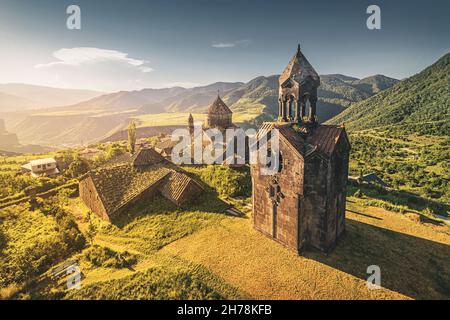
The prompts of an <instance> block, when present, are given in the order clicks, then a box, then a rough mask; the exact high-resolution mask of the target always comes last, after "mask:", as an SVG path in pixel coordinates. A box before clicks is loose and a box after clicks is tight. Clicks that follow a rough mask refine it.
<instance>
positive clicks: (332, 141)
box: [258, 122, 347, 157]
mask: <svg viewBox="0 0 450 320" xmlns="http://www.w3.org/2000/svg"><path fill="white" fill-rule="evenodd" d="M274 128H276V129H278V130H279V133H280V138H281V137H282V138H284V139H285V140H286V141H287V142H288V143H289V144H290V145H291V146H292V147H293V148H294V149H295V150H296V151H297V152H298V153H299V154H300V155H301V156H303V157H308V156H309V155H311V154H313V153H314V152H320V153H321V154H322V155H324V156H327V157H331V156H332V154H333V152H334V149H335V147H336V145H337V143H338V141H339V139H341V138H342V139H347V137H346V135H347V134H346V133H345V128H344V127H343V126H336V125H317V126H314V127H312V128H311V129H309V133H308V134H301V133H300V132H299V130H298V129H296V128H295V127H294V126H293V124H292V123H277V122H265V123H263V124H262V125H261V127H260V129H259V131H258V139H259V138H260V137H262V135H264V134H267V133H268V132H269V131H270V130H272V129H274Z"/></svg>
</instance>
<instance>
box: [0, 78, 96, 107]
mask: <svg viewBox="0 0 450 320" xmlns="http://www.w3.org/2000/svg"><path fill="white" fill-rule="evenodd" d="M101 94H103V93H102V92H98V91H92V90H74V89H59V88H51V87H44V86H35V85H30V84H21V83H6V84H0V110H1V111H2V112H5V111H23V110H27V109H39V108H48V107H56V106H65V105H69V104H75V103H78V102H81V101H86V100H88V99H92V98H94V97H96V96H99V95H101Z"/></svg>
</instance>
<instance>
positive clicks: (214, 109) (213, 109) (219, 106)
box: [208, 95, 233, 114]
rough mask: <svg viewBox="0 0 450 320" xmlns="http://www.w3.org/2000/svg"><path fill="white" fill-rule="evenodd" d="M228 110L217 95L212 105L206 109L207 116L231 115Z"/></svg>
mask: <svg viewBox="0 0 450 320" xmlns="http://www.w3.org/2000/svg"><path fill="white" fill-rule="evenodd" d="M232 113H233V112H231V110H230V108H228V106H227V105H226V104H225V102H223V101H222V99H221V98H220V96H219V95H217V99H216V100H215V101H214V102H213V104H212V105H211V106H210V107H209V109H208V114H232Z"/></svg>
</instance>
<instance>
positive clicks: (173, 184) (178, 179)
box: [161, 171, 202, 204]
mask: <svg viewBox="0 0 450 320" xmlns="http://www.w3.org/2000/svg"><path fill="white" fill-rule="evenodd" d="M193 184H195V186H192V185H193ZM189 187H197V188H199V189H202V188H201V187H200V185H199V184H198V183H197V182H195V181H194V180H192V179H191V178H189V177H188V176H187V175H185V174H182V173H179V172H175V171H174V172H172V173H171V174H170V176H169V177H168V179H167V182H166V183H164V185H163V186H162V187H161V193H162V195H163V196H164V197H166V198H167V199H169V200H170V201H172V202H174V203H176V204H180V201H181V200H182V199H181V196H182V195H183V193H184V192H185V191H186V190H187V189H188V188H189Z"/></svg>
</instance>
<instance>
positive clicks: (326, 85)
mask: <svg viewBox="0 0 450 320" xmlns="http://www.w3.org/2000/svg"><path fill="white" fill-rule="evenodd" d="M396 81H397V80H395V79H391V78H388V77H385V76H379V75H377V76H373V77H369V78H365V79H356V78H352V77H347V76H344V75H324V76H322V86H321V87H320V89H319V101H318V109H317V114H318V118H319V121H322V122H323V121H325V120H327V119H329V118H331V117H333V116H335V115H337V114H339V113H340V112H342V110H344V109H345V108H346V107H348V106H349V105H350V104H352V103H354V102H357V101H361V100H363V99H366V98H368V97H370V96H371V95H373V94H374V93H376V92H378V91H379V90H381V89H382V88H386V87H388V86H390V85H392V84H393V83H395V82H396ZM218 90H219V92H220V94H221V96H222V97H223V100H224V101H225V102H226V103H227V104H228V105H229V106H230V107H231V109H232V110H233V112H234V121H235V122H236V123H240V124H242V125H244V126H255V125H258V124H259V123H261V122H262V121H266V120H271V119H274V118H275V117H276V116H277V112H278V102H277V100H278V76H276V75H274V76H270V77H263V76H261V77H257V78H255V79H253V80H251V81H249V82H248V83H240V82H232V83H228V82H217V83H213V84H211V85H207V86H201V87H195V88H189V89H185V88H180V87H175V88H166V89H143V90H139V91H121V92H116V93H111V94H105V95H101V96H99V97H95V98H93V99H90V100H88V101H85V102H81V103H78V104H74V105H69V106H65V107H57V108H50V109H45V110H39V112H33V113H30V114H28V115H26V116H24V117H23V118H22V120H21V121H20V122H18V123H17V124H16V125H15V126H14V128H13V130H12V131H14V132H16V133H17V134H18V136H19V139H20V140H21V141H24V142H26V143H35V144H45V145H55V146H56V145H58V146H71V145H76V144H79V143H80V142H81V141H84V142H93V141H98V140H100V139H104V138H106V137H108V136H109V135H112V134H114V133H115V132H116V131H118V130H123V129H124V128H126V125H127V124H128V122H129V121H130V120H131V119H137V121H138V125H139V126H141V127H144V126H167V125H185V123H186V118H187V114H188V113H196V114H202V113H204V112H206V110H207V108H208V106H209V105H210V104H211V102H212V101H213V100H214V98H215V96H216V95H217V91H218ZM11 116H12V115H11V114H9V115H8V119H9V118H10V117H11ZM203 118H204V116H197V117H196V119H200V120H203Z"/></svg>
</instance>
